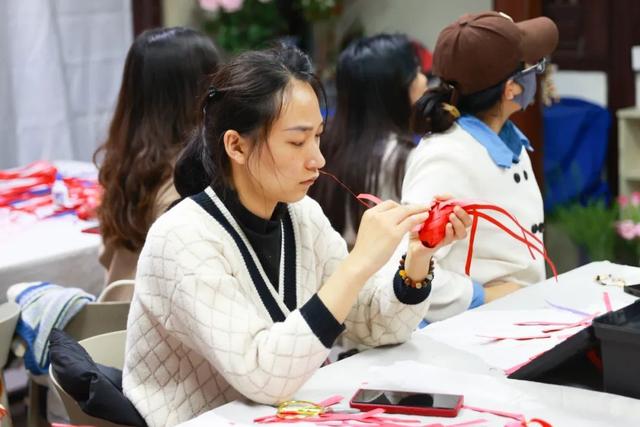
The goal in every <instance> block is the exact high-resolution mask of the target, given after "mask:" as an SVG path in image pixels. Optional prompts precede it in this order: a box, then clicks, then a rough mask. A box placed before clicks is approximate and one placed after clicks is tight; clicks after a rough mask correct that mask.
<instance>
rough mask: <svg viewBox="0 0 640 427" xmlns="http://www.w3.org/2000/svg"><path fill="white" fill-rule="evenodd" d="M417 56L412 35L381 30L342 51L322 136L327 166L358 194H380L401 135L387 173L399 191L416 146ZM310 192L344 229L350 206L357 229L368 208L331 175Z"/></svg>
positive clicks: (340, 229) (338, 227) (328, 169)
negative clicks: (390, 148) (391, 147)
mask: <svg viewBox="0 0 640 427" xmlns="http://www.w3.org/2000/svg"><path fill="white" fill-rule="evenodd" d="M418 67H419V63H418V58H417V56H416V54H415V50H414V48H413V46H412V44H411V42H410V41H409V40H408V38H407V37H406V36H404V35H401V34H380V35H376V36H373V37H365V38H362V39H359V40H356V41H354V42H352V43H351V44H350V45H349V46H348V47H347V48H346V49H345V50H344V51H343V52H342V53H341V54H340V58H339V60H338V65H337V70H336V85H337V91H338V96H337V107H336V113H335V117H334V118H333V120H332V121H331V123H330V124H329V126H328V129H327V132H326V133H325V135H326V136H325V137H324V138H323V145H324V152H325V158H326V160H327V166H326V170H327V171H329V172H331V173H333V174H335V175H337V176H338V177H339V178H340V179H341V180H342V181H343V182H344V183H345V184H346V185H347V186H348V187H349V188H351V189H353V190H354V191H355V192H356V193H373V194H377V193H378V191H379V189H380V182H379V176H380V171H381V169H382V168H383V167H385V168H387V167H389V166H388V165H387V166H385V165H382V160H383V157H384V156H385V151H386V149H387V142H388V141H389V138H390V137H391V136H392V135H395V136H396V137H397V139H398V144H397V146H396V148H395V152H394V153H392V154H391V155H390V157H389V158H390V159H392V160H391V161H392V162H393V164H392V165H391V167H392V169H393V171H394V173H393V176H391V177H388V178H386V179H389V180H390V181H391V182H392V184H393V186H394V188H395V190H396V193H397V194H398V195H399V194H400V191H401V187H402V179H403V177H404V171H405V163H406V159H407V156H408V154H409V152H410V151H411V149H412V148H413V147H414V144H413V141H412V135H411V133H410V126H409V123H410V116H411V101H410V98H409V87H410V86H411V83H412V82H413V80H414V79H415V77H416V75H417V72H418ZM310 195H311V196H312V197H314V198H315V199H316V200H318V202H319V203H320V205H322V207H323V209H324V210H325V213H326V214H327V216H328V217H329V219H330V220H331V223H332V225H333V227H334V228H335V229H336V230H338V231H339V232H344V230H345V229H346V227H347V226H348V224H346V218H347V217H346V209H347V208H348V209H349V210H350V213H351V215H350V218H351V220H352V224H351V225H352V226H353V228H354V229H357V228H358V224H359V223H360V217H361V216H362V213H363V212H364V208H363V207H362V206H360V205H359V204H358V203H356V202H355V201H354V200H353V199H352V198H351V196H350V195H348V193H346V192H344V191H340V190H339V189H337V188H336V185H335V183H334V182H332V181H329V180H328V179H326V178H322V179H320V180H318V182H317V183H316V184H315V186H314V187H312V188H311V190H310Z"/></svg>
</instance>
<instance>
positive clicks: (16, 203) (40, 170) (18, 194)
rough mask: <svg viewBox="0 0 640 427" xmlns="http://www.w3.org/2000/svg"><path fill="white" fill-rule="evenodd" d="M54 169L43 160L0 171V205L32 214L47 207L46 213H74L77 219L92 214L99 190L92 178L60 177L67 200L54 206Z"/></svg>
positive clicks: (99, 194)
mask: <svg viewBox="0 0 640 427" xmlns="http://www.w3.org/2000/svg"><path fill="white" fill-rule="evenodd" d="M57 173H58V170H57V169H56V167H55V166H53V165H52V164H50V163H48V162H45V161H37V162H34V163H31V164H29V165H27V166H25V167H21V168H14V169H7V170H0V208H2V207H4V208H8V209H10V210H12V211H19V212H26V213H31V214H36V213H37V212H38V211H39V210H40V209H43V208H46V207H47V206H49V207H50V208H51V209H50V210H49V211H50V215H48V216H56V215H60V214H63V213H67V212H74V213H76V214H77V215H78V217H79V218H80V219H90V218H92V217H94V216H95V210H96V208H97V206H98V204H99V202H100V198H101V196H102V190H101V187H100V186H99V184H98V182H97V181H96V180H95V179H82V178H74V177H64V178H63V182H64V185H65V186H66V188H67V191H68V194H69V197H68V203H66V204H65V205H64V206H56V205H55V203H54V201H53V197H52V195H51V189H52V186H53V184H54V182H55V180H56V174H57Z"/></svg>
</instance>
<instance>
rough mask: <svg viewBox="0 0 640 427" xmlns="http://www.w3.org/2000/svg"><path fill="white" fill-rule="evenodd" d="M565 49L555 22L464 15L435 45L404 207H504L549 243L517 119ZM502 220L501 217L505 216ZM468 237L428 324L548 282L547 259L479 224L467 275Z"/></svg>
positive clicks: (449, 262) (455, 251)
mask: <svg viewBox="0 0 640 427" xmlns="http://www.w3.org/2000/svg"><path fill="white" fill-rule="evenodd" d="M557 42H558V30H557V27H556V25H555V24H554V23H553V21H551V20H550V19H548V18H546V17H539V18H535V19H530V20H527V21H522V22H518V23H515V22H513V20H512V19H511V18H510V17H509V16H508V15H505V14H503V13H499V12H484V13H479V14H470V15H465V16H462V17H461V18H459V19H458V20H457V21H455V22H454V23H452V24H451V25H449V26H448V27H446V28H445V29H444V30H442V32H441V33H440V35H439V37H438V41H437V43H436V47H435V52H434V58H433V72H434V74H435V75H436V76H437V77H439V78H440V80H441V83H440V85H439V86H437V87H435V88H432V89H430V90H429V91H427V92H426V93H425V95H424V96H423V97H422V98H421V99H420V100H419V101H418V102H417V103H416V105H415V111H414V117H413V125H414V129H415V130H416V131H418V132H422V133H424V134H425V136H424V138H423V139H422V141H421V142H420V144H419V146H418V147H417V148H416V149H415V150H414V152H413V153H412V155H411V157H410V159H409V161H408V165H407V172H406V175H405V178H404V183H403V188H402V199H403V202H405V203H406V202H411V203H419V202H423V203H424V201H426V200H431V199H432V198H433V196H434V195H436V194H447V193H448V194H453V195H455V197H456V198H460V199H475V200H482V201H483V202H488V203H492V204H495V205H499V206H501V207H503V208H505V209H506V210H507V211H508V212H510V213H511V214H513V215H514V216H515V217H516V218H518V220H519V221H520V222H521V223H522V224H523V225H525V226H526V227H528V228H531V231H532V232H533V233H536V235H537V236H538V237H539V238H540V239H542V230H543V220H544V213H543V204H542V196H541V193H540V189H539V187H538V185H537V183H536V179H535V177H534V176H533V169H532V167H531V161H530V159H529V155H528V154H527V151H531V150H533V148H532V147H531V144H530V143H529V140H528V139H527V138H526V136H525V135H524V134H522V132H521V131H520V130H519V129H518V128H517V127H516V126H515V125H514V124H513V123H512V122H511V121H509V117H510V116H511V115H512V114H514V113H516V112H517V111H520V110H523V109H525V108H527V106H528V105H529V104H531V103H532V102H533V100H534V97H535V93H536V74H539V73H541V72H542V71H543V70H544V66H545V57H546V56H548V55H549V54H551V52H552V51H553V50H554V49H555V47H556V45H557ZM498 219H500V218H498ZM468 245H469V239H468V238H467V239H464V240H460V241H457V242H454V243H453V244H452V245H450V246H448V247H446V248H443V249H441V250H440V251H439V252H438V253H437V254H436V259H437V261H438V262H437V267H436V268H437V270H438V274H437V275H436V278H437V279H436V280H434V282H433V290H432V296H431V299H432V302H431V308H430V311H429V314H428V316H427V320H429V321H434V320H439V319H443V318H446V317H449V316H452V315H454V314H457V313H460V312H462V311H464V310H466V309H468V308H472V307H474V306H477V305H480V304H482V303H484V302H488V301H490V300H492V299H495V298H498V297H500V296H503V295H506V294H507V293H510V292H513V291H515V290H516V289H518V288H520V287H521V286H524V285H528V284H532V283H536V282H539V281H541V280H543V279H544V278H545V269H544V261H543V260H542V259H541V258H540V257H538V258H537V259H535V260H533V259H532V257H531V255H530V253H529V251H528V250H527V248H526V247H525V246H521V245H519V244H518V242H516V241H515V240H513V239H511V237H509V236H508V235H507V234H506V233H504V232H503V231H502V230H500V229H498V228H497V227H495V226H493V225H492V224H490V223H488V222H484V221H480V222H479V223H478V230H477V238H476V240H475V243H474V260H473V268H472V271H471V274H472V277H469V276H466V275H465V274H464V266H465V259H466V256H467V249H468Z"/></svg>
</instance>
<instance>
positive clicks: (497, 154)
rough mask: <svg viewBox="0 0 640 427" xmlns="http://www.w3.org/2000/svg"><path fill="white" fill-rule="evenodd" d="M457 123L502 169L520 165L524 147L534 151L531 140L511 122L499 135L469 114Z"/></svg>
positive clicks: (507, 123)
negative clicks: (516, 164) (515, 164)
mask: <svg viewBox="0 0 640 427" xmlns="http://www.w3.org/2000/svg"><path fill="white" fill-rule="evenodd" d="M457 123H458V125H460V127H461V128H462V129H464V130H465V131H467V132H468V133H469V134H470V135H471V136H472V137H474V138H475V139H476V140H477V141H478V142H479V143H480V144H482V145H483V146H484V148H486V149H487V152H488V153H489V156H491V159H493V161H494V163H495V164H496V165H498V166H500V167H503V168H510V167H511V165H513V164H514V163H518V162H519V161H520V152H521V151H522V147H524V148H526V149H527V150H528V151H533V147H532V146H531V143H530V142H529V139H528V138H527V137H526V136H524V134H523V133H522V132H521V131H520V129H518V127H517V126H516V125H514V124H513V122H512V121H510V120H507V122H506V123H505V124H504V126H503V127H502V129H501V130H500V133H498V134H496V133H495V132H494V131H493V130H492V129H491V128H490V127H489V126H487V125H486V124H485V123H484V122H483V121H482V120H480V119H478V118H477V117H475V116H471V115H469V114H464V115H463V116H462V117H460V118H459V119H458V121H457Z"/></svg>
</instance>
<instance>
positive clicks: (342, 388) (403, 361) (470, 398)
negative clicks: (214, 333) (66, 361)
mask: <svg viewBox="0 0 640 427" xmlns="http://www.w3.org/2000/svg"><path fill="white" fill-rule="evenodd" d="M607 273H611V274H613V275H614V276H617V277H623V278H625V279H626V280H627V281H628V283H631V282H639V281H640V268H635V267H629V266H621V265H616V264H612V263H608V262H597V263H592V264H589V265H586V266H583V267H581V268H578V269H576V270H573V271H570V272H568V273H565V274H563V275H561V276H560V280H559V282H558V283H556V282H555V280H553V279H550V280H547V281H546V282H542V283H540V284H537V285H534V286H531V287H529V288H526V289H523V290H521V291H518V292H516V293H514V294H512V295H509V296H507V297H505V298H503V299H501V300H498V301H495V302H493V303H491V304H487V305H485V306H483V307H482V308H480V309H481V310H506V309H536V308H548V307H549V306H548V304H547V302H546V300H547V299H553V302H554V303H559V304H564V305H569V306H572V307H574V308H576V309H580V308H581V307H583V308H587V307H591V306H593V305H594V304H598V303H601V301H602V292H603V290H604V288H603V287H602V286H601V285H598V284H596V283H595V281H594V280H593V279H594V277H595V275H596V274H607ZM606 290H607V291H608V292H609V294H610V295H611V299H612V301H614V302H617V303H619V304H624V303H625V302H626V303H631V302H633V301H634V300H635V298H633V297H631V296H629V295H626V294H624V293H622V290H621V289H620V288H615V287H607V288H606ZM445 322H446V321H445ZM449 370H451V371H449ZM363 382H366V386H367V387H370V388H375V387H378V388H390V389H403V388H404V389H414V390H415V389H416V387H417V389H423V390H434V389H437V390H448V391H450V392H454V391H456V390H457V391H458V394H463V395H465V399H466V403H467V404H469V405H474V406H481V407H485V408H489V409H498V410H506V411H512V412H519V413H523V414H524V415H526V416H527V418H532V417H539V418H543V419H545V420H546V421H549V422H551V423H552V424H553V425H554V426H593V427H595V426H629V427H631V426H634V427H637V426H640V400H637V399H631V398H626V397H622V396H617V395H612V394H607V393H600V392H593V391H587V390H581V389H577V388H570V387H563V386H555V385H548V384H541V383H534V382H528V381H517V380H509V379H506V378H505V377H504V373H503V372H502V370H500V369H496V368H492V367H490V366H489V365H487V364H486V363H485V362H483V361H482V360H481V359H480V358H478V357H476V356H475V355H474V354H472V353H469V352H465V351H461V350H457V349H455V348H453V347H450V346H448V345H447V344H444V343H442V342H438V341H435V340H433V339H431V338H429V337H428V336H426V335H425V334H424V333H421V332H419V331H418V332H416V333H415V334H414V336H413V337H412V339H411V340H410V341H409V342H407V343H404V344H402V345H398V346H393V347H387V348H376V349H372V350H368V351H365V352H362V353H359V354H357V355H355V356H352V357H350V358H348V359H345V360H343V361H340V362H336V363H333V364H331V365H329V366H327V367H324V368H322V369H320V370H319V371H318V372H316V374H315V375H314V376H313V377H312V378H311V379H310V380H309V381H308V382H307V383H306V384H305V385H304V387H302V389H301V390H299V392H298V393H296V396H295V398H296V399H305V400H312V401H320V400H322V399H325V398H327V397H329V396H332V395H335V394H339V395H342V396H344V397H345V401H346V402H348V400H349V398H350V397H351V396H352V395H353V393H354V392H355V391H356V390H357V389H358V388H359V387H361V386H363ZM274 413H275V410H274V408H271V407H268V406H263V405H256V404H251V403H249V402H247V401H235V402H231V403H229V404H227V405H224V406H221V407H219V408H217V409H215V410H213V411H211V414H213V415H215V416H221V417H223V418H225V419H228V420H231V422H241V423H250V422H251V421H252V420H253V419H254V418H256V417H259V416H265V415H270V414H274ZM413 418H415V417H413ZM478 418H484V419H486V420H487V422H486V423H485V424H482V425H491V426H494V425H495V426H504V425H505V424H507V422H508V420H507V419H505V418H498V417H495V416H493V415H487V414H480V413H477V412H474V411H470V410H462V411H461V412H460V414H459V415H458V417H457V418H455V419H443V418H423V420H424V421H425V422H427V421H431V422H436V421H437V422H441V423H443V424H444V425H445V426H446V425H448V424H453V423H455V422H462V421H465V420H474V419H478ZM197 420H198V419H197V418H196V419H195V420H193V421H197ZM202 420H203V423H202V424H199V423H198V422H195V423H193V422H192V423H191V425H190V427H200V425H202V426H203V427H204V424H205V423H206V416H205V417H203V418H202ZM195 424H199V425H195Z"/></svg>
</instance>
